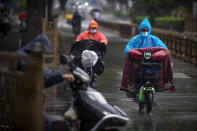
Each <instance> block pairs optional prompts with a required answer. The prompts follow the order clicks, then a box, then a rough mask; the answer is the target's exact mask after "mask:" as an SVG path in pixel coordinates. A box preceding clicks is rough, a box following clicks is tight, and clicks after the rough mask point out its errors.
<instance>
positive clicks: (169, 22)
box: [155, 17, 184, 31]
mask: <svg viewBox="0 0 197 131" xmlns="http://www.w3.org/2000/svg"><path fill="white" fill-rule="evenodd" d="M155 26H156V27H158V28H163V29H171V30H175V31H183V29H184V18H182V17H156V18H155Z"/></svg>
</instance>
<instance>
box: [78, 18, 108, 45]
mask: <svg viewBox="0 0 197 131" xmlns="http://www.w3.org/2000/svg"><path fill="white" fill-rule="evenodd" d="M86 39H92V40H96V41H99V42H103V43H104V44H105V45H107V44H108V40H107V38H106V37H105V36H104V35H103V34H102V33H101V32H99V31H98V23H97V22H96V21H95V20H91V21H90V24H89V28H88V30H87V31H84V32H82V33H81V34H79V35H78V36H77V38H76V40H75V41H76V42H77V41H80V40H86Z"/></svg>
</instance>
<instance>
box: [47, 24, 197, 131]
mask: <svg viewBox="0 0 197 131" xmlns="http://www.w3.org/2000/svg"><path fill="white" fill-rule="evenodd" d="M100 31H101V32H103V33H104V34H105V35H106V36H107V38H108V40H109V44H108V46H107V55H106V56H105V63H106V66H105V71H104V73H103V74H102V75H101V76H100V77H99V78H98V81H97V83H96V86H95V88H96V89H97V90H98V91H100V92H101V93H102V94H103V95H104V96H105V97H106V99H107V101H108V102H109V103H110V104H112V105H117V106H118V107H120V108H121V109H123V110H124V111H125V112H126V113H127V114H128V116H129V117H130V119H131V120H130V121H129V123H128V124H127V126H126V127H125V128H123V129H121V131H196V130H197V67H195V66H193V65H191V64H188V63H184V62H183V61H181V60H179V59H176V58H173V68H174V69H173V71H174V84H175V86H176V92H175V93H172V92H170V91H165V92H159V93H156V100H157V102H158V105H157V106H156V107H155V108H154V109H153V114H152V116H149V115H147V114H146V113H139V112H138V105H137V103H135V102H134V101H132V100H131V99H129V98H127V97H126V95H125V92H122V91H119V88H120V83H121V75H122V69H123V64H124V56H123V50H124V47H125V45H126V43H127V41H128V39H124V38H121V37H119V36H118V35H116V34H113V33H110V32H107V31H106V30H103V29H102V28H100ZM74 38H75V36H74V34H72V32H71V28H70V27H66V28H64V29H61V31H60V35H59V41H60V49H59V51H60V52H65V50H66V51H68V50H69V48H70V44H71V43H72V42H73V41H74ZM62 85H63V84H60V85H59V86H58V87H57V92H51V93H48V94H47V101H46V104H45V109H46V111H47V112H48V113H49V114H50V116H51V117H52V118H54V119H59V118H62V117H63V113H64V112H65V111H66V109H67V108H68V107H69V106H70V101H71V95H70V93H71V91H70V89H69V88H64V87H61V86H62ZM48 90H53V89H48ZM56 93H57V97H55V94H56Z"/></svg>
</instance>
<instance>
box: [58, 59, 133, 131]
mask: <svg viewBox="0 0 197 131" xmlns="http://www.w3.org/2000/svg"><path fill="white" fill-rule="evenodd" d="M74 57H75V56H72V55H71V56H67V55H61V56H60V61H61V63H62V64H66V65H67V67H68V70H69V71H70V72H71V73H72V74H73V75H74V77H75V81H74V82H72V83H70V87H71V89H72V92H73V101H72V106H71V107H70V108H69V109H68V110H67V111H66V112H65V114H64V118H65V120H66V122H67V123H68V126H69V129H70V131H110V130H112V129H113V130H118V129H119V127H124V126H126V124H127V122H128V121H129V118H128V116H127V114H126V113H125V112H124V111H122V110H121V109H120V108H118V107H117V106H111V105H110V104H108V102H107V101H106V99H105V98H104V96H103V95H102V94H101V93H100V92H98V91H96V90H95V89H93V88H91V87H88V86H87V83H89V82H90V80H91V79H90V77H89V75H88V74H87V73H86V72H85V71H84V70H82V69H81V68H80V67H78V66H77V65H76V64H75V63H74V62H73V60H74V59H75V58H74ZM117 127H118V129H117Z"/></svg>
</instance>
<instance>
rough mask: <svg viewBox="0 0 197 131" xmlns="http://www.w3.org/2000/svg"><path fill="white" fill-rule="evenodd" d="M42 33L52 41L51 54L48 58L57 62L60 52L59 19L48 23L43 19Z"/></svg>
mask: <svg viewBox="0 0 197 131" xmlns="http://www.w3.org/2000/svg"><path fill="white" fill-rule="evenodd" d="M42 33H43V34H46V35H47V36H48V38H49V40H50V41H51V52H49V53H48V54H47V58H48V59H50V60H56V58H57V52H58V29H57V19H54V20H53V21H47V20H46V19H45V18H43V19H42Z"/></svg>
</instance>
